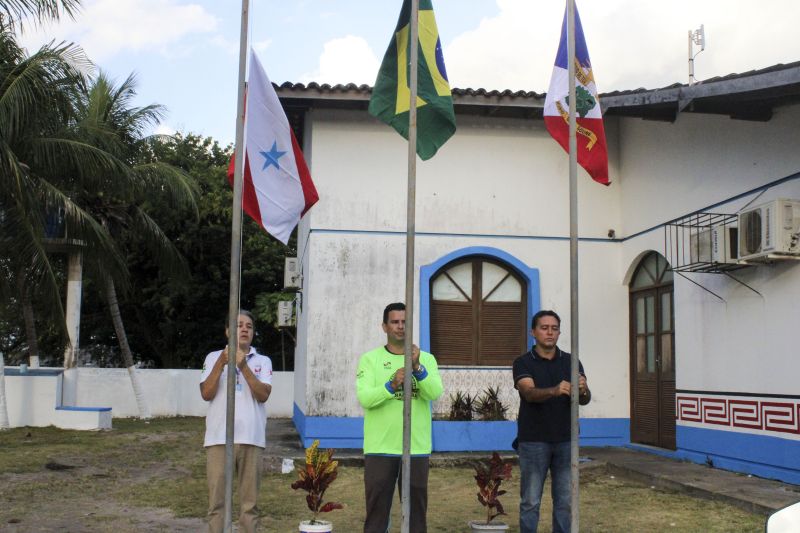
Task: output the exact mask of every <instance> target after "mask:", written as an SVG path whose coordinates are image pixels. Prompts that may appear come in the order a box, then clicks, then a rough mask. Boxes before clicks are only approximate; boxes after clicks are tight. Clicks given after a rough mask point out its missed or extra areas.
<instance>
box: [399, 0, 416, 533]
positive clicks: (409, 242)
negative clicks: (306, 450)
mask: <svg viewBox="0 0 800 533" xmlns="http://www.w3.org/2000/svg"><path fill="white" fill-rule="evenodd" d="M418 41H419V0H411V15H410V35H409V43H410V44H409V48H411V53H410V54H409V55H410V61H411V67H410V73H409V77H408V80H409V86H410V87H409V88H410V89H411V97H410V98H411V100H410V105H409V107H408V199H407V200H406V202H407V205H406V211H407V217H406V301H405V304H406V327H405V379H404V380H403V462H402V474H401V475H402V486H403V488H402V491H401V494H400V498H401V501H402V502H403V505H402V507H403V509H402V516H403V524H402V527H401V531H402V533H409V532H410V531H411V529H410V527H411V512H410V511H411V505H410V502H411V396H412V395H411V371H412V365H411V351H412V349H413V348H412V346H413V342H414V233H415V231H416V222H415V217H416V210H415V208H416V205H415V204H416V195H417V64H418V62H419V45H418ZM401 68H402V67H401Z"/></svg>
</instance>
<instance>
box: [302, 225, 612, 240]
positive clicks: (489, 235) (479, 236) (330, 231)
mask: <svg viewBox="0 0 800 533" xmlns="http://www.w3.org/2000/svg"><path fill="white" fill-rule="evenodd" d="M311 232H312V233H320V234H323V235H341V234H345V233H346V234H347V235H377V236H383V237H405V236H406V232H405V231H385V230H383V231H381V230H367V229H330V228H317V229H313V230H311ZM414 235H416V236H419V237H445V238H448V239H450V238H453V237H473V238H477V239H524V240H529V241H567V242H569V237H556V236H552V235H500V234H495V233H441V232H435V231H431V232H426V231H418V232H415V233H414ZM578 240H579V241H581V242H622V239H606V238H601V237H580V238H578Z"/></svg>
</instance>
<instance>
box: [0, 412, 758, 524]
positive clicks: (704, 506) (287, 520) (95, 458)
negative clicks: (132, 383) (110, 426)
mask: <svg viewBox="0 0 800 533" xmlns="http://www.w3.org/2000/svg"><path fill="white" fill-rule="evenodd" d="M114 424H115V429H114V430H112V431H107V432H81V431H63V430H58V429H55V428H52V427H50V428H17V429H12V430H8V431H1V432H0V532H13V533H22V532H75V533H77V532H113V533H128V532H141V531H145V532H148V531H156V532H157V531H175V532H201V531H204V530H205V525H204V523H203V520H202V517H203V516H204V514H205V508H206V494H207V493H206V486H205V455H204V452H203V447H202V440H203V437H202V433H203V430H202V428H203V423H202V419H191V418H185V419H180V418H177V419H155V420H152V421H150V422H143V421H137V420H119V421H117V420H115V421H114ZM273 459H274V460H272V461H269V460H267V461H265V466H267V467H268V471H267V472H266V474H265V476H264V478H263V481H262V490H261V494H260V496H259V506H260V507H261V509H262V510H263V511H264V512H265V517H264V520H263V523H262V530H263V531H278V532H281V533H284V532H287V531H296V530H297V529H296V528H297V524H298V522H299V521H300V520H302V519H306V518H308V510H307V508H306V506H305V498H304V494H302V493H298V492H296V491H293V490H291V488H290V485H291V481H292V480H293V478H294V476H295V474H293V473H291V474H281V473H280V458H279V457H274V458H273ZM339 474H340V475H339V478H338V479H337V480H336V486H335V488H333V489H332V491H329V492H330V494H327V493H326V494H327V497H326V500H327V499H328V498H336V500H338V501H341V502H343V503H345V509H343V510H341V511H336V512H335V513H333V514H334V515H335V516H332V517H331V520H333V521H334V524H335V525H336V531H337V533H353V532H354V531H357V530H359V529H360V525H361V524H363V516H364V512H365V511H364V504H363V498H364V496H363V470H362V469H361V468H359V467H356V466H351V467H340V469H339ZM472 476H473V472H472V470H471V469H469V468H464V467H461V468H456V467H453V468H450V467H442V468H434V469H432V470H431V479H430V483H429V495H430V507H429V512H428V521H429V528H428V529H429V532H430V533H459V532H460V531H462V530H463V528H462V527H457V526H455V524H460V525H463V524H465V523H466V520H467V519H475V518H479V517H480V515H481V513H482V512H483V511H482V510H481V507H480V506H479V505H478V504H477V502H476V501H475V488H474V481H473V478H472ZM506 485H507V490H508V494H507V495H506V496H504V498H505V501H504V503H505V505H506V511H507V512H508V515H507V516H505V517H503V519H504V521H505V522H506V523H509V524H514V526H512V528H511V531H512V532H513V531H516V527H515V525H516V523H517V520H518V514H517V502H518V500H517V496H516V495H517V494H518V493H519V482H518V479H517V474H516V473H515V474H514V477H513V479H512V480H511V481H509V482H507V483H506ZM545 490H546V492H547V493H548V494H549V489H545ZM234 505H235V508H236V507H237V504H236V503H235V504H234ZM397 507H398V509H399V506H397ZM398 509H396V511H397V512H396V513H395V514H397V516H396V517H395V520H394V522H395V523H396V524H399V522H400V520H399V510H398ZM549 513H550V503H549V498H545V501H544V502H543V508H542V524H541V526H540V529H541V530H542V531H546V530H549ZM581 515H582V517H584V518H585V521H583V520H582V522H581V525H582V527H581V530H582V531H584V530H585V531H591V532H606V533H616V532H618V531H653V532H660V531H679V532H681V533H684V532H692V533H694V532H697V533H708V532H714V533H729V532H735V531H741V532H751V531H763V517H762V516H757V515H752V514H749V513H745V512H743V511H741V510H738V509H735V508H732V507H730V506H725V505H723V504H720V503H716V502H708V501H704V500H696V499H692V498H691V497H688V496H684V495H679V494H675V493H670V492H665V491H658V490H654V487H648V486H643V485H641V484H638V483H635V482H626V481H624V480H622V479H619V478H615V476H612V475H609V474H608V473H607V472H606V471H605V470H604V469H603V468H595V469H588V470H587V471H585V472H582V474H581ZM326 518H327V517H326Z"/></svg>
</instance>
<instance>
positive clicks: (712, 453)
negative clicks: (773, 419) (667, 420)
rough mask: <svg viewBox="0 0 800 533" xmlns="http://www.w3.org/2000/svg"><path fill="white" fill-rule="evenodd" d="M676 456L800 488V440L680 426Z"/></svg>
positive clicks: (677, 432)
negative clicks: (709, 461)
mask: <svg viewBox="0 0 800 533" xmlns="http://www.w3.org/2000/svg"><path fill="white" fill-rule="evenodd" d="M676 438H677V442H678V450H677V451H676V452H675V457H677V458H679V459H685V460H689V461H692V462H695V463H699V464H706V463H707V461H708V460H711V461H712V462H713V464H714V466H715V467H718V468H723V469H725V470H733V471H735V472H743V473H745V474H753V475H756V476H759V477H765V478H771V479H778V480H781V481H784V482H786V483H793V484H795V485H800V441H797V440H790V439H781V438H778V437H771V436H766V435H753V434H750V433H738V432H735V431H722V430H715V429H705V428H696V427H690V426H680V425H679V426H678V427H677V428H676Z"/></svg>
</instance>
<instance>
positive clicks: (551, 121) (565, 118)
mask: <svg viewBox="0 0 800 533" xmlns="http://www.w3.org/2000/svg"><path fill="white" fill-rule="evenodd" d="M567 55H568V52H567V14H566V13H564V21H563V23H562V24H561V42H560V43H559V45H558V53H557V54H556V63H555V65H554V66H553V77H552V78H550V88H549V89H548V90H547V97H546V98H545V100H544V112H543V114H544V125H545V126H546V127H547V131H549V132H550V135H551V136H552V137H553V139H555V140H556V141H558V144H560V145H561V147H562V148H564V150H565V151H566V152H569V107H570V105H571V104H572V102H569V74H568V71H569V62H568V61H569V58H568V57H567ZM575 92H576V96H577V98H576V100H577V102H576V103H575V104H576V105H575V118H576V122H577V133H576V135H577V141H578V163H579V164H580V165H581V166H582V167H583V168H585V169H586V172H588V173H589V175H590V176H591V177H592V179H593V180H594V181H596V182H598V183H602V184H603V185H608V184H609V183H610V182H609V180H608V149H607V148H606V133H605V130H604V128H603V115H602V114H601V110H600V99H599V98H598V97H597V85H595V82H594V73H593V72H592V62H591V61H590V60H589V49H588V48H587V47H586V39H584V37H583V28H582V27H581V18H580V17H579V16H578V7H577V6H575Z"/></svg>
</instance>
